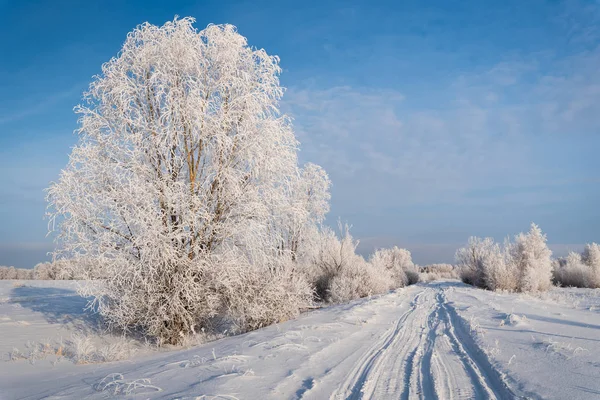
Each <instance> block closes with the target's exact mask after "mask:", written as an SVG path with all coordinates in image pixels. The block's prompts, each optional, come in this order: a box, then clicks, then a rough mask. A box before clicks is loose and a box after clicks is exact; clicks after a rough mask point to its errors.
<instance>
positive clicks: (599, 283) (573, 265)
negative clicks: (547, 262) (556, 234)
mask: <svg viewBox="0 0 600 400" xmlns="http://www.w3.org/2000/svg"><path fill="white" fill-rule="evenodd" d="M553 267H554V283H555V284H556V285H557V286H563V287H569V286H571V287H580V288H600V245H598V244H597V243H591V244H587V245H586V246H585V249H584V250H583V254H579V253H575V252H570V253H569V255H568V256H567V257H565V258H559V259H557V260H554V263H553Z"/></svg>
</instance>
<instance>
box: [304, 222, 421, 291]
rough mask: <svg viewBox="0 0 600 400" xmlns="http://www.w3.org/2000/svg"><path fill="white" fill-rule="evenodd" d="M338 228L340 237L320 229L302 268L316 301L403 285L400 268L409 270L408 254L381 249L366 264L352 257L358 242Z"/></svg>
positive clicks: (346, 231)
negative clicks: (307, 262)
mask: <svg viewBox="0 0 600 400" xmlns="http://www.w3.org/2000/svg"><path fill="white" fill-rule="evenodd" d="M339 228H340V233H341V238H339V237H338V236H337V235H336V234H335V232H334V231H333V230H331V229H330V228H328V227H323V228H322V229H321V231H320V233H319V239H318V241H317V243H316V248H317V251H316V252H315V253H314V255H313V258H312V260H311V262H310V264H309V265H308V266H306V267H305V268H306V271H307V274H308V276H309V281H310V282H312V284H313V285H314V288H315V294H316V296H317V299H318V300H321V301H330V302H335V303H340V302H344V301H349V300H352V299H358V298H361V297H365V296H370V295H374V294H380V293H385V292H387V291H388V290H390V289H393V288H395V287H400V286H396V284H402V285H405V284H406V282H407V280H405V279H406V278H405V274H403V272H404V268H407V269H409V268H411V267H412V261H411V260H410V253H409V252H407V251H406V250H402V249H398V248H396V249H390V250H383V251H380V252H379V255H377V256H374V257H373V258H372V259H373V260H375V262H374V263H370V262H366V261H365V259H364V258H363V257H362V256H360V255H359V254H356V246H357V245H358V241H356V240H354V239H353V238H352V235H351V234H350V228H349V227H348V225H345V226H342V225H341V223H340V224H339Z"/></svg>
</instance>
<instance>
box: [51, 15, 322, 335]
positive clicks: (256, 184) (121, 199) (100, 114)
mask: <svg viewBox="0 0 600 400" xmlns="http://www.w3.org/2000/svg"><path fill="white" fill-rule="evenodd" d="M193 22H194V20H193V19H192V18H184V19H175V20H174V21H172V22H167V23H166V24H165V25H164V26H162V27H158V26H154V25H151V24H149V23H145V24H143V25H140V26H138V27H137V28H136V29H135V30H134V31H133V32H131V33H130V34H129V35H128V36H127V40H126V41H125V44H124V45H123V48H122V50H121V52H120V53H119V55H118V56H117V57H115V58H113V59H111V60H110V61H109V62H108V63H106V64H104V65H103V66H102V73H101V74H100V75H99V76H96V77H95V78H94V81H93V82H92V84H91V85H90V88H89V91H88V92H87V93H86V96H85V100H86V101H87V103H86V104H85V105H82V106H79V107H78V108H77V109H76V112H77V113H78V114H79V115H80V120H79V121H80V129H79V135H80V140H79V144H78V145H77V146H76V147H75V148H74V149H73V151H72V154H71V157H70V161H69V164H68V166H67V167H66V169H65V170H64V171H62V173H61V176H60V180H59V181H58V182H57V183H54V184H52V186H51V187H50V189H49V190H48V200H49V203H50V210H51V211H50V217H51V223H52V225H54V224H55V223H57V224H58V225H59V227H60V231H59V236H58V238H57V241H58V244H59V248H58V250H57V252H56V254H55V257H56V258H61V257H67V258H71V257H75V258H82V259H87V260H94V262H96V263H97V265H101V266H102V271H103V274H104V276H105V277H106V279H105V280H104V281H103V282H99V283H94V284H90V285H88V286H86V287H84V288H83V290H82V293H83V294H84V295H91V296H94V299H95V300H94V305H95V306H96V307H97V308H98V310H99V312H100V314H102V315H103V316H104V317H105V318H106V319H107V320H108V322H110V323H112V324H114V325H116V326H118V327H120V328H122V329H125V330H128V329H131V328H141V329H143V331H144V332H145V333H146V334H149V335H151V336H156V337H159V338H161V339H164V340H165V341H166V342H169V343H178V342H180V341H181V340H182V338H183V337H184V336H185V335H186V334H188V333H191V332H194V330H195V326H197V325H198V324H202V323H204V322H206V321H207V320H208V319H209V318H211V317H212V316H216V315H220V314H222V313H231V314H228V315H229V316H232V315H234V314H235V316H236V318H238V320H239V321H242V322H240V323H242V324H243V321H250V320H252V321H254V322H251V323H250V324H249V325H248V326H246V327H245V328H251V327H252V326H256V325H257V324H258V325H260V324H261V323H263V322H264V321H269V320H272V318H271V319H269V318H267V317H264V315H263V316H262V317H260V318H258V319H256V318H255V319H252V318H245V316H243V315H240V313H242V312H243V310H248V309H251V304H250V303H251V302H252V301H255V302H258V303H260V304H262V305H265V304H266V305H267V307H278V305H277V304H276V302H274V301H266V300H265V299H257V298H250V297H245V299H244V300H240V299H235V298H232V297H231V296H237V295H240V296H241V295H242V294H239V293H236V291H235V290H231V288H233V287H237V288H241V287H242V286H240V285H238V284H237V283H236V282H237V280H239V279H241V280H243V279H244V278H243V277H244V276H245V275H244V274H245V273H248V274H251V275H252V277H253V276H256V268H260V270H261V271H262V274H263V277H264V278H265V279H266V280H267V281H269V282H275V281H277V282H279V283H281V282H282V280H286V279H287V281H286V282H287V283H285V285H286V287H287V288H288V289H289V288H290V287H291V286H294V282H296V275H297V274H295V272H294V273H293V271H292V272H290V271H288V272H285V273H283V272H282V271H281V269H282V268H283V269H285V268H292V269H293V268H294V267H293V266H292V265H291V263H288V262H282V260H281V259H282V257H283V258H289V257H288V256H289V255H290V254H291V253H293V252H294V251H295V249H293V248H290V245H286V246H281V244H282V243H285V241H286V240H288V241H289V243H291V247H293V246H295V244H294V243H296V242H297V241H298V238H297V234H298V231H296V230H294V229H295V228H297V227H298V226H303V225H305V223H306V220H307V219H309V216H310V215H311V213H312V215H313V219H315V220H318V219H319V218H321V216H320V215H321V214H320V213H321V212H322V211H323V209H324V206H323V204H321V203H323V202H325V201H326V199H325V198H322V199H320V200H319V201H317V202H320V203H319V204H320V205H318V206H315V207H317V208H318V211H314V212H312V211H311V210H310V207H312V206H313V203H312V202H313V201H316V200H314V199H312V198H308V199H307V198H306V193H304V192H303V193H302V196H301V199H302V201H304V202H305V203H306V202H308V203H310V206H308V207H307V206H306V205H304V206H303V208H302V207H297V206H295V204H296V203H297V202H298V201H300V200H298V199H297V198H295V196H296V192H297V188H296V186H297V185H296V183H295V179H296V178H295V177H297V176H300V173H299V171H298V167H297V160H296V152H297V142H296V139H295V137H294V134H293V132H292V129H291V126H290V123H289V119H288V118H287V117H286V116H285V115H281V114H280V112H279V109H278V102H279V99H280V98H281V96H282V94H283V89H282V88H281V87H280V85H279V79H278V75H279V73H280V71H281V69H280V67H279V59H278V58H277V57H273V56H269V55H268V54H267V53H266V52H265V51H264V50H257V49H253V48H251V47H249V46H248V44H247V41H246V39H245V38H244V37H242V36H241V35H239V34H238V33H237V32H236V29H235V27H233V26H231V25H218V26H217V25H209V26H208V27H207V28H206V29H204V30H202V31H200V32H198V31H196V29H194V28H193V26H192V24H193ZM315 169H316V167H315V168H312V167H308V170H310V171H312V170H315ZM306 171H307V170H305V172H306ZM318 173H320V174H321V178H320V179H321V181H320V182H321V183H320V184H323V181H324V178H323V177H322V175H323V173H322V171H319V172H318ZM306 181H310V179H305V180H303V181H302V182H303V183H305V182H306ZM321 195H322V194H321ZM309 197H310V196H309ZM286 214H287V217H285V218H284V217H282V215H286ZM283 221H294V223H293V224H292V226H293V227H294V229H293V230H291V231H289V230H287V231H286V229H287V228H288V227H287V226H284V222H283ZM285 232H287V233H289V235H290V236H289V237H286V236H285ZM283 247H285V248H283ZM271 274H272V276H271ZM250 281H252V282H255V283H256V284H257V285H259V284H260V282H258V281H257V280H255V279H250V278H249V279H248V282H250ZM229 285H232V286H229ZM307 290H308V289H306V285H302V284H298V285H297V287H296V289H294V290H291V293H295V294H296V296H288V297H285V299H286V301H288V302H289V303H288V304H287V305H285V306H283V305H282V304H279V306H282V307H283V309H285V310H290V309H295V310H296V311H297V310H298V309H299V308H301V307H303V306H305V304H303V303H302V302H304V301H305V299H306V298H307V297H309V296H307V292H306V291H307ZM247 293H256V295H257V296H258V295H260V293H261V292H260V291H248V292H247ZM268 293H273V295H274V296H276V297H277V299H279V300H281V299H282V297H281V295H280V293H279V292H277V291H276V290H271V291H268V292H265V294H264V295H267V294H268ZM308 294H309V295H310V293H308ZM237 300H240V301H237ZM258 303H256V304H258ZM301 303H302V304H301ZM261 307H262V306H261ZM262 309H263V310H264V308H262ZM233 310H235V312H234V311H233ZM269 310H270V311H271V312H278V313H279V311H277V310H275V309H273V308H270V309H269ZM277 318H280V315H279V316H278V317H277ZM256 320H260V322H255V321H256ZM245 328H244V327H243V328H242V329H245Z"/></svg>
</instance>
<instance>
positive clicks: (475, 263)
mask: <svg viewBox="0 0 600 400" xmlns="http://www.w3.org/2000/svg"><path fill="white" fill-rule="evenodd" d="M493 247H494V240H493V239H492V238H485V239H481V238H478V237H475V236H471V237H470V238H469V240H468V242H467V247H463V248H460V249H458V250H457V251H456V255H455V259H456V265H457V268H458V269H459V274H460V278H461V279H462V281H463V282H465V283H467V284H469V285H473V286H477V287H485V280H484V274H483V271H484V268H483V261H484V259H485V258H486V257H488V255H489V254H490V253H491V252H492V251H493Z"/></svg>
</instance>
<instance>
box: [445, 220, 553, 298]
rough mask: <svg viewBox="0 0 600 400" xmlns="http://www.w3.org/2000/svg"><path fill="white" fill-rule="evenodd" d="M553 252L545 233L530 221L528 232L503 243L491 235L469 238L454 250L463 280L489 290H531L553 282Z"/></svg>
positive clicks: (539, 288) (546, 286)
mask: <svg viewBox="0 0 600 400" xmlns="http://www.w3.org/2000/svg"><path fill="white" fill-rule="evenodd" d="M551 255H552V252H551V251H550V250H549V249H548V246H546V236H545V235H544V234H542V231H541V230H540V228H539V227H538V226H537V225H535V224H532V225H531V229H530V231H529V232H528V233H527V234H524V233H520V234H518V235H517V236H515V242H514V243H510V242H509V241H508V240H507V241H506V242H505V244H504V247H501V246H500V245H499V244H496V243H494V241H493V239H491V238H485V239H480V238H476V237H471V238H469V242H468V244H467V247H465V248H462V249H459V250H458V251H457V252H456V262H457V265H458V267H459V269H460V277H461V279H462V280H463V282H465V283H468V284H471V285H473V286H477V287H481V288H485V289H489V290H509V291H513V290H518V291H521V292H534V291H543V290H548V289H549V288H550V286H551V285H552V261H551V258H550V257H551Z"/></svg>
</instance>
